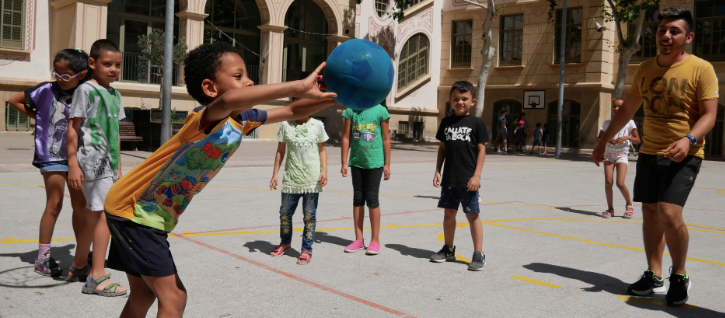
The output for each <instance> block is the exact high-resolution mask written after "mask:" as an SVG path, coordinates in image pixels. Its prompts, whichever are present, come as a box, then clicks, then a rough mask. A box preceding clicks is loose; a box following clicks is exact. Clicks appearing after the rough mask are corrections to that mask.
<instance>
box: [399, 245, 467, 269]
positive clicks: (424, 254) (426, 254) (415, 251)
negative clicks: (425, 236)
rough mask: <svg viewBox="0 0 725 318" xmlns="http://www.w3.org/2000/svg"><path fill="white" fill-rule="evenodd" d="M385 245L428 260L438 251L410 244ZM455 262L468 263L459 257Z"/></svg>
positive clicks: (402, 252) (406, 254) (402, 253)
mask: <svg viewBox="0 0 725 318" xmlns="http://www.w3.org/2000/svg"><path fill="white" fill-rule="evenodd" d="M385 247H387V248H389V249H391V250H396V251H398V252H400V254H401V255H403V256H413V257H417V258H422V259H426V260H430V257H431V256H433V254H435V253H436V252H434V251H431V250H424V249H421V248H415V247H408V246H405V245H400V244H385ZM454 263H459V264H468V263H466V262H464V261H461V260H459V259H456V261H455V262H454Z"/></svg>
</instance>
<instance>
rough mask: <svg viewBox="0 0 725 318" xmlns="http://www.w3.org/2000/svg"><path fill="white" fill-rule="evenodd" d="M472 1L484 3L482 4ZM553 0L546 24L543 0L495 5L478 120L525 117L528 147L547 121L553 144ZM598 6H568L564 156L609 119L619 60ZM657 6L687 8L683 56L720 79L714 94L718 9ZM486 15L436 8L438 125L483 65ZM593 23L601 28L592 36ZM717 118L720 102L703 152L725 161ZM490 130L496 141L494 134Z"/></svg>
mask: <svg viewBox="0 0 725 318" xmlns="http://www.w3.org/2000/svg"><path fill="white" fill-rule="evenodd" d="M476 1H478V2H480V3H483V4H485V3H486V0H476ZM558 2H559V5H558V6H557V10H556V14H555V15H554V20H555V21H554V22H553V23H549V22H548V19H549V16H548V12H549V2H548V1H544V0H538V1H530V0H529V1H527V0H520V1H497V2H496V4H497V5H499V6H502V9H501V10H502V12H501V15H500V16H498V17H496V21H495V22H494V24H493V29H492V38H493V39H492V41H493V45H494V48H496V50H497V51H498V53H497V54H496V56H495V57H494V60H493V63H492V67H491V72H490V75H489V78H488V82H487V84H486V98H485V105H484V111H483V119H484V121H485V122H486V123H487V124H488V125H491V124H492V123H494V122H495V119H496V116H497V115H498V113H499V112H500V110H501V109H502V108H504V107H505V108H508V110H509V115H508V124H509V125H510V126H511V127H510V128H509V131H513V129H512V128H513V124H512V122H513V121H514V119H516V118H518V117H519V116H518V115H519V114H520V113H521V112H525V113H526V115H527V116H526V118H527V120H528V122H529V126H530V131H529V144H531V142H532V139H533V137H532V135H533V133H532V129H533V127H534V126H535V124H536V123H542V124H546V123H548V125H549V129H550V131H551V132H552V143H555V140H556V139H555V137H556V135H555V133H556V132H555V130H556V129H555V127H556V122H557V105H558V97H559V67H560V65H559V60H560V57H559V54H560V53H559V52H560V48H559V47H560V43H561V38H560V30H561V13H562V6H561V1H558ZM605 3H606V1H603V0H569V1H568V9H567V10H568V13H567V32H566V43H567V44H566V51H565V54H566V56H565V61H566V65H565V84H564V85H565V89H564V114H563V125H562V145H563V147H565V148H569V150H571V151H577V150H578V149H592V148H594V146H595V144H596V139H597V134H598V132H599V127H601V124H602V123H603V122H604V121H605V120H607V119H610V118H611V100H612V93H613V90H614V82H615V80H616V77H617V69H618V59H619V55H618V53H616V52H615V48H616V46H617V44H618V39H617V36H616V33H615V32H616V30H615V25H614V23H613V22H611V23H607V22H606V21H604V20H603V19H602V17H601V10H602V8H601V6H602V5H604V4H605ZM660 7H661V8H668V7H687V8H689V9H690V10H691V11H692V13H693V14H694V17H695V25H694V32H695V40H694V43H691V44H689V45H688V46H687V50H688V52H689V53H692V54H695V55H697V56H700V57H702V58H704V59H706V60H708V61H710V62H711V63H712V64H713V66H714V67H715V72H716V73H717V75H718V78H719V79H720V88H721V90H722V89H723V88H725V85H724V84H723V81H725V43H724V42H722V41H721V40H720V39H721V38H722V34H721V28H720V25H721V23H723V21H725V4H723V3H721V2H717V1H712V0H662V1H661V2H660ZM485 14H486V10H485V9H482V8H480V7H477V6H473V5H469V4H467V3H465V2H463V1H461V0H448V1H445V4H444V5H443V9H442V22H443V25H442V42H441V45H440V47H441V68H440V77H441V79H440V86H438V92H439V94H438V96H439V97H438V105H439V113H438V117H439V119H440V118H443V117H444V116H445V114H446V113H447V112H448V107H449V106H447V105H446V101H447V99H448V92H449V90H450V87H451V84H453V83H454V82H456V81H458V80H468V81H470V82H472V83H474V84H475V83H476V82H477V77H478V74H479V70H480V65H481V63H482V60H483V57H482V56H481V54H480V52H481V48H482V46H483V43H482V40H481V35H482V32H483V30H482V25H483V19H484V18H485ZM595 22H597V23H599V24H601V25H602V26H604V27H605V28H606V29H604V30H602V29H600V30H598V28H597V26H596V24H595ZM631 27H632V26H629V28H631ZM656 28H657V21H656V20H654V19H653V15H652V14H649V15H648V16H647V18H646V20H645V23H644V26H643V30H642V39H641V41H642V42H640V43H641V44H642V49H641V50H640V51H639V52H638V53H637V54H636V55H635V56H634V57H633V58H632V60H631V62H630V64H629V66H628V69H627V82H626V84H627V85H626V86H625V89H624V94H625V96H626V94H627V92H629V89H630V85H629V84H630V83H631V81H632V77H633V76H634V71H635V70H636V69H637V66H638V65H639V63H640V62H641V61H643V60H645V59H647V58H650V57H654V56H655V55H656V54H657V46H656V43H655V31H656ZM525 96H526V98H524V97H525ZM643 117H644V113H643V110H642V109H640V112H638V113H637V115H636V116H635V121H636V122H637V124H638V126H639V127H641V125H642V121H643ZM724 119H725V97H720V100H719V106H718V113H717V122H716V125H715V128H714V129H713V130H712V132H711V133H710V134H709V135H708V136H707V137H706V142H707V144H706V146H705V153H706V155H707V156H709V157H716V158H725V153H723V145H724V143H725V138H724V137H725V130H723V120H724ZM489 130H491V128H490V127H489ZM641 131H642V130H641V129H640V133H641ZM491 132H492V133H493V136H492V137H493V138H495V137H496V134H497V131H496V129H493V131H491Z"/></svg>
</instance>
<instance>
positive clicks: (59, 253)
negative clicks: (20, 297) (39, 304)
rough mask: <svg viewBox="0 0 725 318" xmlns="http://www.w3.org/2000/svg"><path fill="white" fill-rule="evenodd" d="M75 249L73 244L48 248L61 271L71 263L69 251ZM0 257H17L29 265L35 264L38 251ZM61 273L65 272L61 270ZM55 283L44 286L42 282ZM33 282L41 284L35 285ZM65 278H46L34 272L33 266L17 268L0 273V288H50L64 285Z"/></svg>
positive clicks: (71, 258)
mask: <svg viewBox="0 0 725 318" xmlns="http://www.w3.org/2000/svg"><path fill="white" fill-rule="evenodd" d="M74 247H75V244H68V245H65V246H56V247H51V248H50V255H51V256H52V257H53V259H55V260H56V262H57V263H58V266H59V267H61V269H64V268H68V266H70V264H71V263H72V262H73V254H71V252H70V251H71V249H73V248H74ZM0 257H10V258H14V257H17V258H19V259H20V261H22V262H23V263H28V264H31V265H34V264H35V259H36V258H37V257H38V250H37V249H33V250H31V251H29V252H25V253H4V254H0ZM62 272H66V271H65V270H62ZM48 279H52V282H55V283H53V284H45V282H44V281H43V280H47V282H51V280H48ZM35 282H42V283H41V284H37V283H35ZM65 284H66V281H65V276H56V277H47V276H43V275H40V274H38V273H35V272H34V267H33V266H23V267H17V268H13V269H9V270H5V271H2V272H0V286H2V287H10V288H50V287H57V286H60V285H65Z"/></svg>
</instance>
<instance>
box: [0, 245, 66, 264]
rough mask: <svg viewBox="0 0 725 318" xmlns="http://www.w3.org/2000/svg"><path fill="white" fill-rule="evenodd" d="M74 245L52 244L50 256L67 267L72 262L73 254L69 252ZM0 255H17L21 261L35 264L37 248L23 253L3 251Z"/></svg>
mask: <svg viewBox="0 0 725 318" xmlns="http://www.w3.org/2000/svg"><path fill="white" fill-rule="evenodd" d="M74 247H75V244H68V245H66V246H54V247H51V248H50V256H51V257H53V259H55V261H56V262H58V265H60V266H61V267H68V266H70V264H71V263H72V262H73V254H72V253H71V252H70V251H71V250H72V249H73V248H74ZM0 257H17V258H19V259H20V261H22V262H23V263H28V264H31V265H35V259H36V258H38V249H33V250H31V251H29V252H25V253H5V254H0Z"/></svg>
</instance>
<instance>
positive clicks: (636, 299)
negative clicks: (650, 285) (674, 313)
mask: <svg viewBox="0 0 725 318" xmlns="http://www.w3.org/2000/svg"><path fill="white" fill-rule="evenodd" d="M619 299H620V300H624V301H634V302H638V303H643V304H648V305H658V306H669V305H667V303H665V302H661V301H654V300H649V299H642V298H635V297H629V296H619ZM677 307H679V308H699V307H697V306H695V305H690V304H684V305H679V306H677Z"/></svg>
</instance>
